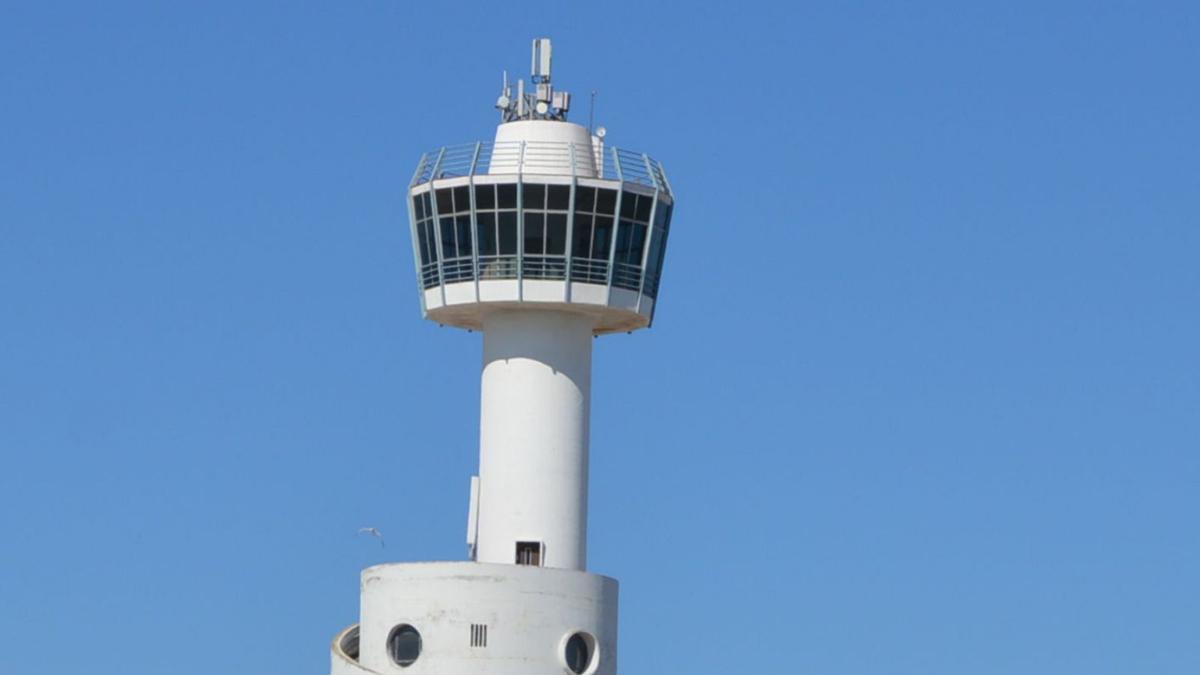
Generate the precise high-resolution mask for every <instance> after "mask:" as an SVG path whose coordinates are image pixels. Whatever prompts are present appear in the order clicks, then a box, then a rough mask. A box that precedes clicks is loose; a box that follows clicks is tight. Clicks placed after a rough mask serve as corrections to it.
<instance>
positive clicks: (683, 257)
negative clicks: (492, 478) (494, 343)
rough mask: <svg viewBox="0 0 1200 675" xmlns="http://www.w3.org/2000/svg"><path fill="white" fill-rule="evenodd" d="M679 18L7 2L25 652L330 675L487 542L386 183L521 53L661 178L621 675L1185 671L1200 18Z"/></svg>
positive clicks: (1075, 10) (15, 442) (4, 110)
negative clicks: (379, 589)
mask: <svg viewBox="0 0 1200 675" xmlns="http://www.w3.org/2000/svg"><path fill="white" fill-rule="evenodd" d="M693 7H694V9H693V10H691V11H687V12H684V11H683V8H682V6H672V7H668V6H667V5H648V4H645V3H606V4H596V5H588V6H585V5H583V4H582V3H545V4H539V3H533V2H529V3H523V4H517V5H514V4H511V3H509V4H505V5H503V6H501V5H500V4H498V3H488V4H482V3H481V4H479V5H468V4H462V3H408V2H398V1H394V0H393V1H383V0H356V1H353V2H328V3H296V2H261V3H231V2H206V3H157V2H144V3H130V2H109V3H61V2H37V3H34V2H24V3H18V2H6V3H4V4H3V6H2V7H0V92H3V93H2V95H0V125H2V129H3V131H0V458H2V465H0V466H2V467H3V468H2V469H0V535H2V536H0V636H3V637H0V672H6V673H50V674H52V673H64V674H65V673H76V672H83V671H87V672H97V673H105V672H111V673H129V674H135V675H136V674H141V673H146V674H151V673H153V674H160V673H179V674H190V673H195V674H197V675H199V674H205V675H207V674H210V673H222V672H224V673H233V672H245V673H251V672H253V673H324V672H327V668H328V665H327V658H328V656H327V648H328V641H329V639H330V638H331V637H332V635H333V634H334V633H335V632H336V631H337V630H339V629H340V628H341V627H343V626H345V625H347V624H350V623H352V622H354V621H355V620H356V613H357V604H358V595H357V588H358V587H357V584H358V581H357V575H358V570H359V569H360V568H361V567H363V566H366V565H368V564H373V563H376V562H381V561H384V560H392V559H395V560H428V559H459V558H461V557H462V556H463V555H464V546H463V541H462V540H463V532H464V529H465V515H466V500H467V487H468V476H469V475H470V474H471V473H472V472H473V471H474V469H475V466H476V453H477V442H478V403H479V402H478V369H479V365H480V338H479V336H478V335H475V334H467V333H465V332H459V331H455V330H452V329H448V328H447V329H439V328H438V327H437V326H436V325H433V324H431V323H428V322H423V321H422V320H421V319H420V317H419V311H418V306H417V299H416V291H415V283H414V273H413V270H412V264H413V263H412V258H411V248H410V244H409V239H408V233H407V224H406V213H405V208H404V203H403V192H404V185H405V183H406V182H407V180H408V178H409V177H410V176H411V173H412V170H413V168H414V166H415V163H416V161H417V159H418V157H419V155H420V153H421V152H422V151H423V150H426V149H428V148H430V147H434V146H438V145H442V144H450V143H459V142H464V141H471V140H477V139H488V138H490V137H491V134H492V131H493V127H494V124H495V123H496V112H495V111H494V110H492V109H491V103H492V101H493V100H494V97H495V96H496V95H497V93H498V88H499V82H500V71H501V70H502V69H505V68H507V69H508V70H509V71H510V72H512V73H515V74H523V73H525V71H526V70H527V68H528V45H529V39H530V38H532V37H535V36H540V35H548V36H551V37H552V38H554V40H555V75H556V81H557V82H558V83H560V85H561V86H562V87H564V88H566V89H568V90H571V91H573V92H575V93H576V95H577V102H583V101H586V97H587V92H589V91H590V90H592V89H595V90H597V91H598V92H599V95H598V104H597V111H596V117H597V122H598V123H600V124H603V125H605V126H606V127H607V128H608V129H609V133H610V135H609V140H610V141H611V142H612V143H614V144H617V145H620V146H622V147H630V148H635V149H639V150H644V151H647V152H649V153H651V154H652V155H654V156H655V157H657V158H659V159H660V160H662V161H663V162H664V163H665V165H666V167H667V169H668V171H669V174H670V177H671V181H672V184H673V186H674V188H675V190H676V192H677V198H678V206H677V209H676V212H675V217H674V222H673V228H672V229H673V234H672V237H671V245H670V250H669V251H668V254H667V260H666V266H665V276H664V281H663V286H662V291H661V294H660V301H661V305H660V309H659V311H658V315H657V317H656V324H655V327H654V328H653V329H652V330H650V331H642V332H639V333H635V334H634V335H631V336H625V335H621V336H615V337H606V338H603V339H601V340H599V341H598V343H597V347H596V354H595V375H594V391H593V399H594V407H593V419H592V427H593V438H592V455H593V463H592V501H591V538H590V561H589V562H590V567H591V568H592V569H593V570H595V571H598V572H601V573H604V574H608V575H611V576H615V577H617V578H619V579H620V580H621V583H622V589H621V593H622V595H621V605H622V615H621V663H620V665H621V669H622V672H624V673H627V674H633V673H654V674H658V673H689V674H696V673H753V672H797V673H814V674H818V673H819V674H821V675H833V674H837V673H845V674H847V675H864V674H891V673H895V674H908V673H914V674H915V673H921V674H923V675H937V674H945V675H961V674H963V673H972V674H980V675H984V674H993V673H995V674H1001V673H1003V674H1021V675H1026V674H1030V673H1047V674H1050V673H1053V674H1054V675H1072V674H1078V675H1101V674H1107V673H1112V674H1128V673H1155V674H1156V675H1171V674H1184V673H1187V674H1194V673H1196V672H1198V671H1200V642H1198V641H1197V634H1198V633H1200V618H1198V617H1200V571H1198V570H1200V534H1198V533H1200V530H1198V529H1197V523H1196V517H1197V514H1198V513H1200V489H1198V488H1200V453H1198V452H1197V450H1198V449H1200V354H1198V349H1197V345H1200V319H1198V318H1197V316H1198V314H1197V302H1198V299H1200V298H1198V295H1200V265H1197V253H1198V251H1200V228H1198V226H1197V223H1198V218H1200V160H1198V159H1197V148H1198V147H1200V125H1198V123H1197V121H1196V120H1197V119H1198V118H1200V93H1198V90H1197V87H1196V84H1195V83H1196V71H1197V68H1198V67H1200V47H1198V46H1197V40H1196V35H1197V34H1200V11H1197V8H1196V5H1195V4H1194V3H1117V2H1113V3H1107V2H1106V3H949V2H947V3H918V4H911V5H905V6H900V5H899V4H898V3H836V4H833V3H830V4H826V5H820V6H818V5H803V6H797V5H796V4H793V3H778V4H769V3H768V4H763V3H755V2H739V3H731V4H713V5H711V6H699V5H693ZM577 112H578V113H579V114H577V116H576V119H586V105H577ZM364 526H375V527H378V528H379V529H380V530H382V531H383V532H384V533H385V535H386V536H387V540H388V545H387V548H386V549H380V548H379V546H378V545H377V544H376V543H375V542H374V541H373V540H370V539H367V538H362V537H356V536H355V532H356V530H357V529H358V528H360V527H364Z"/></svg>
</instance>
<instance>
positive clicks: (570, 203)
mask: <svg viewBox="0 0 1200 675" xmlns="http://www.w3.org/2000/svg"><path fill="white" fill-rule="evenodd" d="M569 145H570V150H571V197H570V199H568V200H567V249H566V250H565V251H563V301H564V302H570V301H571V246H572V243H573V242H572V239H573V238H574V236H575V192H576V191H577V190H578V189H579V176H578V174H577V173H576V171H575V144H574V143H571V144H569Z"/></svg>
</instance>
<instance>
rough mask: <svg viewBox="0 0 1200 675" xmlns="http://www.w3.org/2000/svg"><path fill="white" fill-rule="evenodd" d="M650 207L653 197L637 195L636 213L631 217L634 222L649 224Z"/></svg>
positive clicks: (652, 204)
mask: <svg viewBox="0 0 1200 675" xmlns="http://www.w3.org/2000/svg"><path fill="white" fill-rule="evenodd" d="M651 206H654V197H647V196H646V195H638V203H637V213H636V214H634V216H633V218H634V220H639V221H641V222H643V223H648V222H650V207H651Z"/></svg>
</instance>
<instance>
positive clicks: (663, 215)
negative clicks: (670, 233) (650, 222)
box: [654, 200, 671, 230]
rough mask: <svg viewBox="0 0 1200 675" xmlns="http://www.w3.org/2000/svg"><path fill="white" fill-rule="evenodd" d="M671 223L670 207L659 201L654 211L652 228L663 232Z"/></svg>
mask: <svg viewBox="0 0 1200 675" xmlns="http://www.w3.org/2000/svg"><path fill="white" fill-rule="evenodd" d="M670 222H671V205H670V204H667V203H666V202H664V201H662V200H659V202H658V208H657V209H655V210H654V227H656V228H658V229H660V230H665V229H667V225H669V224H670Z"/></svg>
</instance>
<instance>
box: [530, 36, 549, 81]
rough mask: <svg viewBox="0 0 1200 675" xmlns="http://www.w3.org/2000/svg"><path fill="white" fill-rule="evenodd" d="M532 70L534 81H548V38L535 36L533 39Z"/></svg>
mask: <svg viewBox="0 0 1200 675" xmlns="http://www.w3.org/2000/svg"><path fill="white" fill-rule="evenodd" d="M530 70H531V71H532V72H533V81H534V82H549V81H550V38H537V39H535V40H534V41H533V66H532V67H531V68H530Z"/></svg>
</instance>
